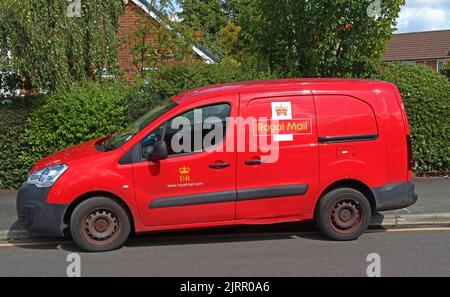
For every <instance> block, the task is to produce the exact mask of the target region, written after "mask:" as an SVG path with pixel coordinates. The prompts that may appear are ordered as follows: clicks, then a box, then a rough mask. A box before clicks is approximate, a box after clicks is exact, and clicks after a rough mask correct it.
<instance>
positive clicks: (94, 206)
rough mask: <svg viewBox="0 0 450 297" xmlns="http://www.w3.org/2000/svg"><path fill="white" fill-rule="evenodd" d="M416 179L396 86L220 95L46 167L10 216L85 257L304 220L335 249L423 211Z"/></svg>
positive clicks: (252, 86) (166, 107)
mask: <svg viewBox="0 0 450 297" xmlns="http://www.w3.org/2000/svg"><path fill="white" fill-rule="evenodd" d="M213 132H214V133H213ZM219 132H221V133H219ZM180 147H181V149H180ZM412 167H413V159H412V149H411V138H410V129H409V126H408V120H407V116H406V112H405V108H404V106H403V102H402V98H401V97H400V93H399V91H398V89H397V88H396V87H395V86H394V85H393V84H390V83H386V82H380V81H368V80H343V79H292V80H272V81H256V82H244V83H236V84H224V85H217V86H212V87H205V88H199V89H195V90H191V91H188V92H185V93H182V94H180V95H178V96H175V97H174V98H172V99H170V100H167V101H165V102H162V103H161V105H160V106H158V107H157V108H155V109H154V110H151V111H149V112H148V113H147V114H146V115H145V116H144V117H142V118H141V119H140V120H138V121H137V122H135V123H133V124H132V125H130V127H128V128H127V129H125V130H124V131H121V132H119V133H117V134H114V135H111V136H108V137H104V138H101V139H95V140H92V141H90V142H87V143H84V144H81V145H77V146H74V147H71V148H68V149H65V150H63V151H60V152H57V153H54V154H53V155H50V156H48V157H46V158H44V159H42V160H40V161H39V162H37V163H36V164H35V165H34V167H33V168H32V170H31V172H30V175H29V178H28V180H27V182H25V183H24V185H23V186H22V187H21V189H20V191H19V193H18V197H17V215H18V220H19V222H20V223H21V224H22V225H23V226H24V227H26V228H27V229H29V230H30V231H31V232H39V233H41V234H42V233H43V234H47V235H49V236H63V235H64V234H66V235H67V234H68V233H70V235H71V236H72V238H73V240H74V241H75V242H76V243H77V244H78V245H79V246H80V247H81V248H82V249H83V250H87V251H107V250H113V249H117V248H119V247H121V246H122V245H123V244H124V243H125V241H126V240H127V238H128V236H129V235H130V233H134V232H135V233H144V232H151V231H159V230H175V229H185V228H200V227H212V226H224V225H242V224H273V223H280V222H291V221H302V220H310V219H315V220H316V222H317V224H318V226H319V227H320V229H321V231H322V232H323V233H324V234H325V235H326V236H327V237H329V238H331V239H334V240H354V239H356V238H358V237H359V236H360V235H361V234H362V233H363V232H364V231H365V230H366V228H367V226H368V224H369V222H370V220H371V214H372V213H373V212H376V211H385V210H393V209H400V208H404V207H407V206H410V205H412V204H414V203H415V202H416V201H417V195H416V194H415V189H414V185H413V184H411V177H412ZM65 230H67V231H69V232H65Z"/></svg>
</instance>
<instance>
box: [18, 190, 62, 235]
mask: <svg viewBox="0 0 450 297" xmlns="http://www.w3.org/2000/svg"><path fill="white" fill-rule="evenodd" d="M49 191H50V188H38V187H36V186H35V185H29V184H23V185H22V187H21V188H20V189H19V192H18V194H17V202H16V207H17V220H18V222H19V224H20V225H22V226H23V227H24V228H25V229H27V230H28V231H30V232H31V233H38V234H41V235H46V236H49V237H61V236H63V226H64V223H63V218H64V214H65V212H66V210H67V205H65V204H49V203H47V195H48V192H49Z"/></svg>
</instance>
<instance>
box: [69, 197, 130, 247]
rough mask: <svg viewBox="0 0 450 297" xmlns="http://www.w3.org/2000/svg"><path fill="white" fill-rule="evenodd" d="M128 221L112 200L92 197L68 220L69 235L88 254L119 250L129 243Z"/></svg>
mask: <svg viewBox="0 0 450 297" xmlns="http://www.w3.org/2000/svg"><path fill="white" fill-rule="evenodd" d="M130 231H131V224H130V219H129V217H128V215H127V212H126V211H125V210H124V209H123V207H122V206H121V205H120V204H118V203H116V202H115V201H114V200H112V199H109V198H105V197H95V198H91V199H88V200H86V201H83V202H81V203H80V204H79V205H77V207H75V209H74V210H73V213H72V216H71V218H70V232H71V235H72V238H73V240H74V241H75V243H76V244H77V245H78V246H79V247H80V248H81V249H83V250H85V251H88V252H105V251H111V250H115V249H118V248H120V247H122V246H123V244H124V243H125V242H126V240H127V239H128V236H129V235H130Z"/></svg>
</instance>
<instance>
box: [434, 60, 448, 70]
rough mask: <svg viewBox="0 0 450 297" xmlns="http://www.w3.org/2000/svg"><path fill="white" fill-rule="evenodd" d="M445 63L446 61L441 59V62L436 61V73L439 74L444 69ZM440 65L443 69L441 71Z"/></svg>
mask: <svg viewBox="0 0 450 297" xmlns="http://www.w3.org/2000/svg"><path fill="white" fill-rule="evenodd" d="M445 61H446V60H445V59H440V60H437V61H436V71H437V72H441V70H442V68H443V67H444V64H445ZM439 63H442V67H441V69H439Z"/></svg>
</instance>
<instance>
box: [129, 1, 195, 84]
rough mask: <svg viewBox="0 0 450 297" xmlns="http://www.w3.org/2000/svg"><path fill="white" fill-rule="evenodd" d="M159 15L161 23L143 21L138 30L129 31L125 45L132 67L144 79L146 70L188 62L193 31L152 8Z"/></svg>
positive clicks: (143, 19)
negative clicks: (129, 53)
mask: <svg viewBox="0 0 450 297" xmlns="http://www.w3.org/2000/svg"><path fill="white" fill-rule="evenodd" d="M149 9H153V10H154V12H155V14H157V16H158V18H159V21H153V20H151V19H150V18H147V17H143V18H140V19H139V21H138V24H137V28H136V30H131V31H129V32H128V34H127V36H126V37H125V38H124V41H125V42H123V45H124V46H126V47H129V48H130V51H131V54H132V56H133V64H134V66H135V67H136V68H137V69H138V72H139V74H140V76H141V78H144V76H145V72H146V71H147V70H151V69H156V68H157V67H160V66H162V65H164V64H171V63H173V62H175V61H183V60H185V59H188V58H189V57H190V56H191V54H192V51H191V49H190V45H191V39H192V37H191V36H190V32H189V30H188V28H186V27H185V26H184V25H182V24H177V23H175V22H171V21H170V20H169V19H168V18H167V17H166V16H165V15H164V14H163V13H161V12H159V11H157V10H156V9H155V7H152V6H149Z"/></svg>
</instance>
